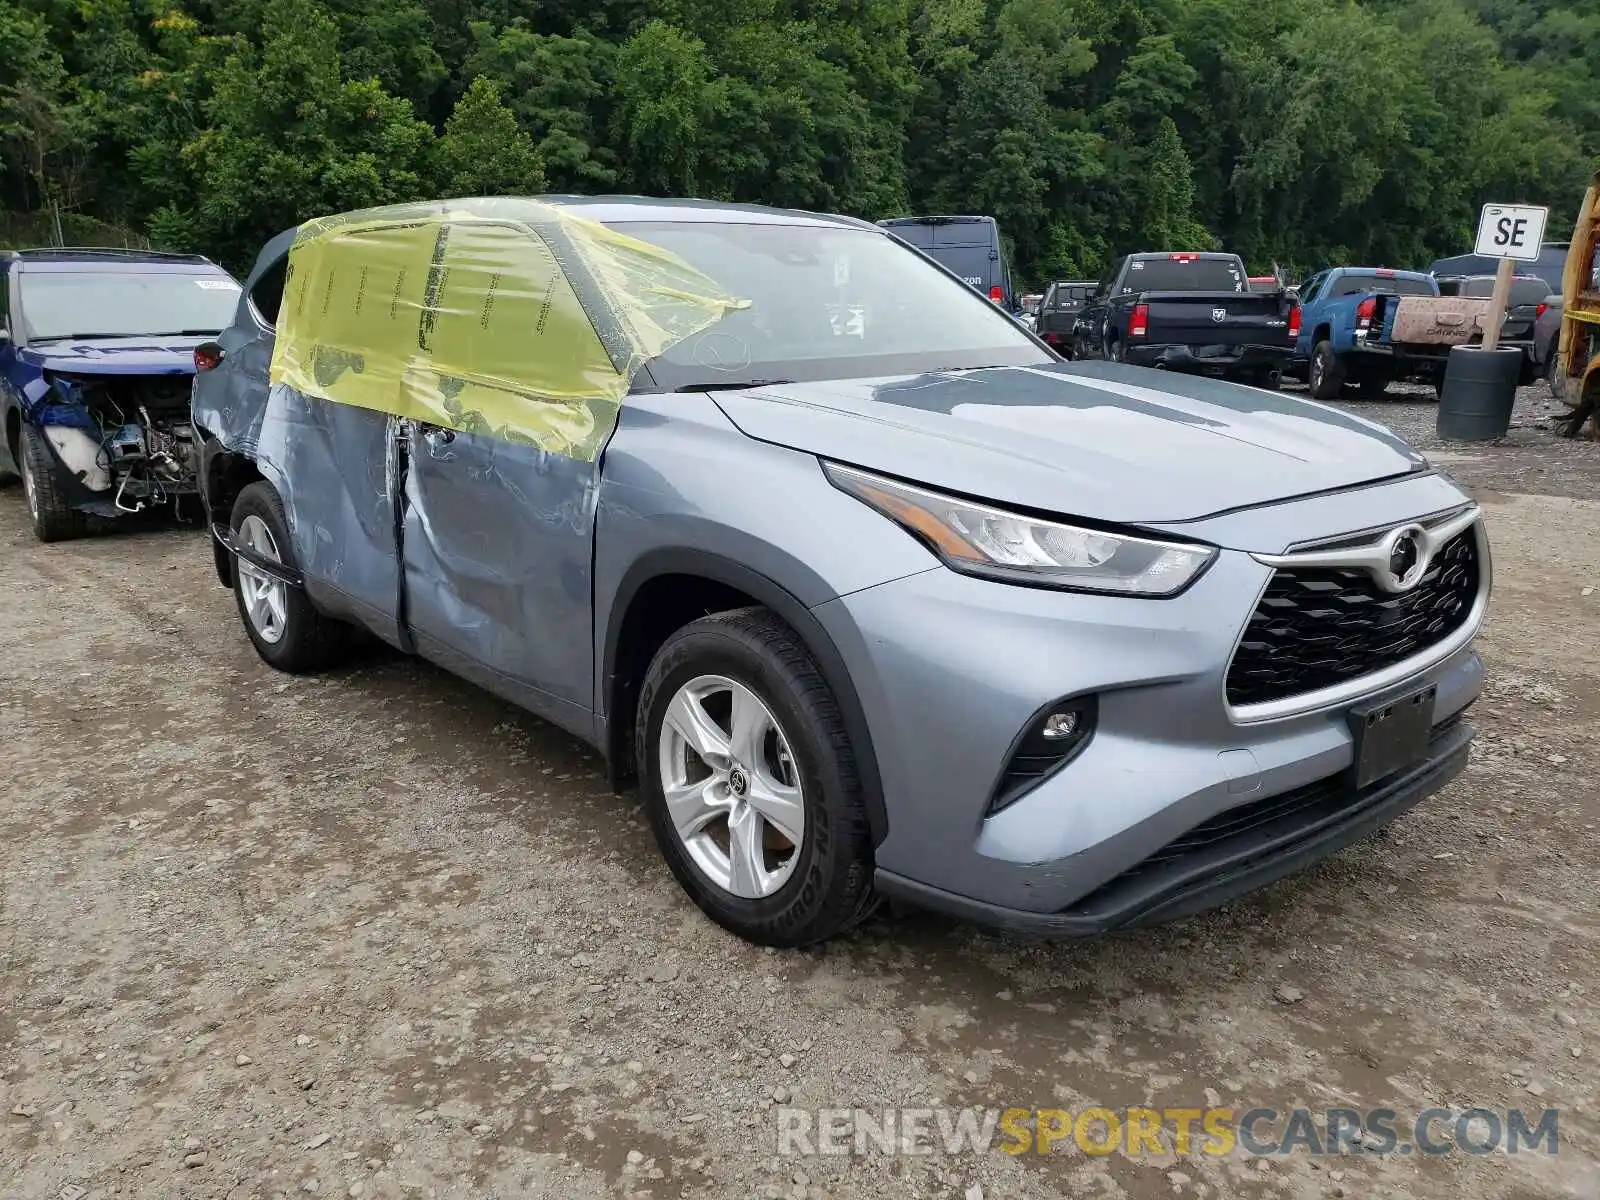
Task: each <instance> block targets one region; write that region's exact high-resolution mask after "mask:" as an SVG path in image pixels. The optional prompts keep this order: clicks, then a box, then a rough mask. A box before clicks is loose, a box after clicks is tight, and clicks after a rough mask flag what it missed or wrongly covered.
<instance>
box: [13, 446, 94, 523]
mask: <svg viewBox="0 0 1600 1200" xmlns="http://www.w3.org/2000/svg"><path fill="white" fill-rule="evenodd" d="M17 466H18V467H20V468H21V471H22V495H23V498H24V499H25V500H27V502H28V519H29V520H30V521H32V522H33V534H34V536H35V537H36V538H38V539H39V540H40V541H41V542H64V541H66V540H67V539H68V538H75V537H78V536H79V535H80V534H82V533H83V531H84V530H85V528H87V522H86V521H85V520H84V516H83V514H82V513H81V512H79V511H78V510H77V509H75V508H73V507H72V505H71V504H70V503H69V502H68V501H67V498H66V497H65V496H64V495H62V494H61V487H60V484H59V482H58V480H57V476H56V465H55V461H54V460H53V459H52V458H51V456H50V451H49V449H48V448H47V447H46V446H45V443H44V434H43V433H41V432H40V431H39V430H37V429H35V428H34V427H33V426H32V425H24V426H23V427H22V454H21V456H20V458H19V461H18V463H17Z"/></svg>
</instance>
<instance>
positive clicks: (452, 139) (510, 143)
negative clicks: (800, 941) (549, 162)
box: [435, 77, 545, 196]
mask: <svg viewBox="0 0 1600 1200" xmlns="http://www.w3.org/2000/svg"><path fill="white" fill-rule="evenodd" d="M435 153H436V159H437V166H436V172H437V174H436V178H437V180H438V182H439V189H440V191H442V192H443V193H445V194H447V195H452V196H500V195H524V196H526V195H532V194H536V193H538V192H542V191H544V187H545V181H544V171H543V169H542V168H541V167H540V165H539V153H538V151H537V150H536V149H535V148H534V145H533V139H532V138H531V137H529V136H528V135H527V134H526V133H525V132H523V131H522V130H521V129H519V128H518V127H517V118H516V115H515V114H514V113H512V111H511V110H510V109H509V108H507V107H506V106H505V105H504V104H502V103H501V102H500V89H499V87H498V85H496V84H495V83H494V82H493V81H491V80H489V79H487V78H483V77H480V78H478V79H475V80H473V81H472V86H471V87H469V88H468V89H467V93H466V95H464V96H462V97H461V99H460V100H459V101H458V102H457V103H456V107H455V111H454V112H452V113H451V114H450V119H449V120H448V121H446V122H445V126H444V136H442V137H441V138H440V139H439V141H438V144H437V146H436V148H435Z"/></svg>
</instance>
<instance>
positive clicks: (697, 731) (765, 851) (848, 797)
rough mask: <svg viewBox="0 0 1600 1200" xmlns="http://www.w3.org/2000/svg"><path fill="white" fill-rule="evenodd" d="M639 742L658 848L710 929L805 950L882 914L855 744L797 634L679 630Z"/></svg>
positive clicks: (755, 626)
mask: <svg viewBox="0 0 1600 1200" xmlns="http://www.w3.org/2000/svg"><path fill="white" fill-rule="evenodd" d="M637 728H638V730H639V737H638V766H639V778H640V779H641V780H642V781H643V784H644V793H645V808H646V810H647V813H648V815H649V819H650V827H651V830H652V832H653V833H654V834H655V838H656V843H657V845H658V846H660V848H661V853H662V855H663V856H664V857H665V858H666V860H667V865H668V866H669V867H670V868H671V870H672V873H673V875H674V876H675V877H676V878H677V880H678V883H679V884H680V885H681V886H682V887H683V889H684V891H685V892H687V893H688V894H689V896H690V898H691V899H693V900H694V902H695V903H696V904H697V905H699V906H700V908H701V910H702V911H704V912H705V913H706V915H707V916H709V917H710V918H711V919H712V920H714V921H716V922H717V923H718V924H719V925H721V926H723V927H724V928H726V929H728V930H731V931H732V932H734V933H736V934H738V935H739V936H740V937H743V938H746V939H748V940H749V941H752V942H758V943H761V944H763V945H769V946H801V945H806V944H807V943H811V942H818V941H822V940H824V939H826V938H829V937H832V936H834V935H835V934H837V933H840V932H842V931H844V930H846V929H849V928H850V927H851V926H853V925H855V924H856V923H857V922H859V921H860V920H862V919H863V918H864V917H866V916H867V915H868V914H869V913H871V911H872V910H873V908H874V907H875V906H876V905H875V900H874V897H873V891H872V847H871V839H870V836H869V833H868V828H867V819H866V809H865V806H864V804H863V800H862V793H861V781H860V778H859V776H858V775H857V773H856V766H855V757H854V753H853V750H852V747H851V745H850V739H849V735H848V734H847V733H846V732H845V728H844V722H843V720H842V718H841V717H840V715H839V709H838V706H837V704H836V703H835V701H834V697H833V693H832V691H831V690H830V689H829V688H828V685H827V683H826V681H824V680H823V678H822V675H821V673H820V672H819V671H818V670H817V667H816V663H815V662H814V661H813V660H812V658H811V655H810V653H809V652H808V651H807V650H806V648H805V646H804V645H803V644H802V643H801V641H800V639H799V637H798V635H796V634H795V632H794V630H792V629H791V628H789V626H788V625H786V624H784V623H783V622H782V621H780V620H779V619H778V618H777V617H776V616H774V615H773V614H772V613H771V612H769V611H767V610H766V609H762V608H746V609H739V610H736V611H734V612H725V613H718V614H715V615H713V616H709V617H704V618H702V619H700V620H698V621H694V622H692V623H691V624H689V625H686V626H684V627H683V628H682V629H680V630H678V631H677V632H676V633H674V634H673V635H672V636H671V637H670V638H668V639H667V641H666V643H665V644H664V645H663V646H662V647H661V649H660V650H659V651H658V652H657V654H656V656H655V659H654V660H653V661H652V662H651V664H650V669H649V672H648V673H647V675H646V677H645V682H644V686H643V688H642V689H641V691H640V695H639V716H638V724H637Z"/></svg>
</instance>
